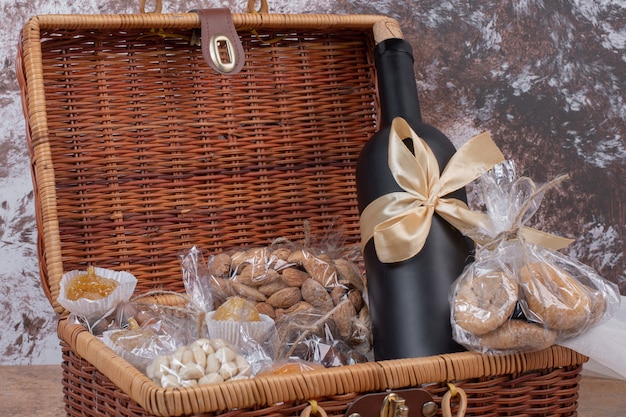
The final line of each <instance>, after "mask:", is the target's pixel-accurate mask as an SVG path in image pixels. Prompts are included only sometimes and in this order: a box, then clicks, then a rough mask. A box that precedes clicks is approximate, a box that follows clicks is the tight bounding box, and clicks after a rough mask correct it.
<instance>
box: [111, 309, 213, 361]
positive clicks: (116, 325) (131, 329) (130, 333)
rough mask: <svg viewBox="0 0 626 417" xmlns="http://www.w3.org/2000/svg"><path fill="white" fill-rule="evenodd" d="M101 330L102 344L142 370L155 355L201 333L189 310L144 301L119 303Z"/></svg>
mask: <svg viewBox="0 0 626 417" xmlns="http://www.w3.org/2000/svg"><path fill="white" fill-rule="evenodd" d="M113 317H114V319H113V321H112V322H111V325H110V326H109V330H106V331H105V332H104V333H103V334H102V340H103V343H104V344H105V345H107V346H108V347H109V348H111V349H112V350H113V351H115V352H116V353H117V354H119V355H120V356H121V357H122V358H124V359H125V360H126V361H128V362H129V363H130V364H131V365H133V366H135V367H136V368H137V369H139V370H140V371H142V372H145V371H146V367H147V365H148V364H149V363H150V362H152V361H153V360H154V359H155V358H156V357H158V356H159V355H166V354H170V353H173V352H174V351H176V349H178V348H180V347H181V346H184V345H186V344H189V343H191V342H192V341H193V340H196V339H198V338H199V337H200V336H201V333H202V332H201V331H200V330H199V327H198V323H199V322H198V320H199V317H198V316H197V314H196V313H195V312H193V311H190V310H184V309H174V308H173V307H171V306H160V305H157V304H150V303H144V302H139V303H138V302H134V301H129V302H126V303H121V304H119V305H118V307H117V308H116V310H115V313H114V314H113Z"/></svg>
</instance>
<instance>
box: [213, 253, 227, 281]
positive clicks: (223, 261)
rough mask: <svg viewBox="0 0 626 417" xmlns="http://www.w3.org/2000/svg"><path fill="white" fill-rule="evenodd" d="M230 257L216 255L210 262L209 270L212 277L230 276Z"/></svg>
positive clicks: (224, 254)
mask: <svg viewBox="0 0 626 417" xmlns="http://www.w3.org/2000/svg"><path fill="white" fill-rule="evenodd" d="M230 263H231V259H230V255H229V254H227V253H218V254H217V255H215V256H214V257H213V258H212V259H211V262H210V265H209V269H210V270H211V274H212V275H213V276H214V277H220V278H228V277H229V276H230Z"/></svg>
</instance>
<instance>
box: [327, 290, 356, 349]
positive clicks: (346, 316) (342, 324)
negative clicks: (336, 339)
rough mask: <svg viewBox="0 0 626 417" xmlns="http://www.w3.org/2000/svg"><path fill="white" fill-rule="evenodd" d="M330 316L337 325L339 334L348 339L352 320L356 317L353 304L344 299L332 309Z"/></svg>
mask: <svg viewBox="0 0 626 417" xmlns="http://www.w3.org/2000/svg"><path fill="white" fill-rule="evenodd" d="M331 317H332V319H333V320H334V322H335V324H336V325H337V330H338V331H339V336H341V338H342V339H344V340H346V339H348V338H349V337H350V334H351V333H352V322H353V321H354V320H355V318H356V317H357V315H356V310H355V308H354V305H353V304H352V303H351V302H350V301H349V300H344V301H343V302H341V303H339V305H338V306H337V307H336V308H335V309H334V310H333V313H332V315H331Z"/></svg>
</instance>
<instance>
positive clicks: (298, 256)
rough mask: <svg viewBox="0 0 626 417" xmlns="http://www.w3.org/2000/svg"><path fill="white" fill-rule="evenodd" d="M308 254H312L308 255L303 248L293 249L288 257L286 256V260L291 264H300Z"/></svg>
mask: <svg viewBox="0 0 626 417" xmlns="http://www.w3.org/2000/svg"><path fill="white" fill-rule="evenodd" d="M308 256H312V255H310V254H309V253H308V252H307V251H305V250H304V249H300V250H295V251H293V252H292V253H291V255H289V258H287V262H289V263H291V264H296V265H302V262H303V261H304V259H305V258H307V257H308Z"/></svg>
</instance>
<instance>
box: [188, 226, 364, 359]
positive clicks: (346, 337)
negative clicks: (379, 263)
mask: <svg viewBox="0 0 626 417" xmlns="http://www.w3.org/2000/svg"><path fill="white" fill-rule="evenodd" d="M339 242H340V240H338V239H337V238H336V237H334V238H333V239H327V241H325V242H324V243H323V244H310V242H308V243H307V244H295V243H292V242H289V241H287V240H285V239H280V240H279V241H277V242H276V243H274V244H272V245H269V246H263V247H252V248H235V249H233V250H230V251H225V252H221V253H212V254H211V255H210V256H208V257H207V259H208V262H207V267H206V271H207V272H208V283H209V285H210V287H211V291H210V294H211V299H212V301H213V305H212V310H214V311H215V313H213V312H209V313H208V314H207V327H208V329H209V337H217V338H223V339H226V340H227V341H229V342H231V343H233V344H235V346H237V347H241V346H239V344H238V343H237V340H238V339H239V335H238V334H237V332H238V330H239V331H240V333H241V332H245V333H246V337H247V338H252V339H255V340H256V341H257V342H258V343H261V344H263V345H267V346H271V349H270V350H271V352H272V355H274V356H273V358H274V359H275V360H282V359H284V358H283V357H281V354H284V352H286V350H288V347H287V340H285V339H284V337H283V335H284V334H285V332H284V331H283V330H282V329H281V327H284V326H287V325H289V326H298V327H299V328H301V329H306V328H308V327H310V325H311V322H310V320H311V317H315V319H314V320H313V321H314V322H318V323H317V324H318V325H322V324H324V323H326V324H328V325H329V326H332V328H333V329H334V331H335V333H334V335H333V337H334V338H335V339H337V340H338V341H341V342H342V343H343V344H345V345H346V346H347V347H348V349H354V350H357V351H358V352H359V353H363V354H365V353H367V352H369V351H371V328H370V327H371V326H370V321H369V311H368V307H367V302H366V299H367V297H366V293H365V283H364V279H363V275H362V274H361V271H360V270H359V268H358V266H357V265H356V263H355V262H354V261H352V260H351V257H352V255H351V253H349V251H348V250H346V248H343V247H342V246H341V244H339ZM193 251H194V252H195V253H194V254H193V256H185V255H183V256H182V258H181V259H186V260H187V261H191V262H187V263H183V270H184V271H183V273H184V274H185V275H187V276H189V277H190V279H191V280H192V281H194V280H196V281H203V280H205V278H204V275H200V274H196V272H195V271H203V270H205V268H204V267H202V266H197V265H194V264H193V263H194V262H200V260H201V259H203V257H202V256H199V255H198V254H199V253H201V252H200V250H199V249H198V248H194V249H193ZM190 255H191V254H190ZM205 285H206V282H203V283H202V284H194V287H204V286H205ZM235 298H241V299H244V300H246V301H247V302H249V303H251V304H252V305H253V306H254V309H255V310H256V311H257V312H258V314H259V317H260V319H259V320H258V322H255V323H250V322H249V321H246V320H242V319H241V318H239V317H233V321H231V322H230V323H228V322H225V321H221V322H220V321H217V320H215V317H216V314H217V312H218V311H219V310H220V308H223V307H224V305H225V304H228V303H229V302H230V301H232V300H233V299H235ZM270 320H271V323H272V325H273V326H272V327H273V329H274V332H272V331H270V332H266V333H264V332H261V333H263V334H265V335H266V337H265V338H259V337H255V336H254V335H255V334H256V330H257V329H260V328H262V327H264V326H267V325H266V324H263V323H269V322H270ZM265 328H267V327H265Z"/></svg>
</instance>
